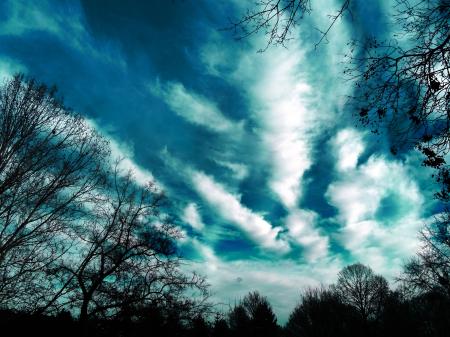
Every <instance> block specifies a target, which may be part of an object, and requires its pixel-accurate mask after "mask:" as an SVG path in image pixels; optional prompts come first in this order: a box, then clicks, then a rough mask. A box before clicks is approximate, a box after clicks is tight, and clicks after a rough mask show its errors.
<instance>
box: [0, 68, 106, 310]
mask: <svg viewBox="0 0 450 337" xmlns="http://www.w3.org/2000/svg"><path fill="white" fill-rule="evenodd" d="M107 154H108V147H107V143H106V141H105V140H104V139H103V138H102V137H101V136H100V135H99V134H98V133H97V132H95V131H94V130H93V129H92V128H91V127H90V126H89V125H88V124H87V123H86V122H85V121H84V120H83V119H82V118H81V117H80V116H79V115H77V114H74V113H73V112H71V111H69V110H68V109H66V108H65V107H64V106H63V103H62V102H61V101H60V100H58V99H57V98H56V95H55V90H54V89H49V88H47V87H46V86H45V85H42V84H38V83H37V82H36V81H34V80H32V79H30V80H28V79H25V78H24V76H22V75H16V76H15V77H14V78H12V79H11V80H7V81H6V82H5V83H4V84H3V85H2V86H1V87H0V307H13V308H16V309H18V308H22V309H24V310H34V309H36V307H39V306H40V305H44V304H45V303H46V301H47V299H48V296H52V295H51V294H50V290H51V288H48V287H47V285H48V282H45V280H46V279H47V275H46V269H47V268H48V265H49V264H51V263H52V262H54V261H55V260H56V259H58V258H59V256H61V255H62V254H63V253H64V247H63V246H61V245H60V242H59V241H58V240H57V237H58V235H60V233H61V231H62V230H63V229H64V228H66V227H67V226H68V224H69V223H70V222H71V221H72V220H73V219H74V218H76V217H77V216H78V214H79V213H80V212H81V211H82V208H83V207H82V205H83V203H84V202H86V201H88V200H90V197H91V192H92V191H93V190H95V189H96V188H97V187H98V186H99V185H100V184H101V183H102V181H103V175H102V174H101V171H102V162H103V158H104V157H105V156H106V155H107Z"/></svg>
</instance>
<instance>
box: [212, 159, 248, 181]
mask: <svg viewBox="0 0 450 337" xmlns="http://www.w3.org/2000/svg"><path fill="white" fill-rule="evenodd" d="M214 161H215V162H216V163H217V164H219V165H220V166H223V167H225V168H227V169H229V170H230V171H231V172H232V173H233V177H234V178H235V179H237V180H242V179H245V178H247V176H248V167H247V166H246V165H244V164H240V163H232V162H229V161H224V160H218V159H217V160H214Z"/></svg>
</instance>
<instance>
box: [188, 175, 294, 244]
mask: <svg viewBox="0 0 450 337" xmlns="http://www.w3.org/2000/svg"><path fill="white" fill-rule="evenodd" d="M191 179H192V182H193V187H194V189H195V190H196V191H197V192H198V194H199V195H200V196H201V197H202V198H203V199H204V200H205V201H206V202H207V203H209V204H210V205H211V206H212V207H213V208H214V209H215V211H216V212H217V213H218V214H219V215H220V216H221V217H222V218H223V219H225V220H227V221H229V222H230V223H233V224H234V225H236V226H238V227H239V228H240V229H241V230H243V231H244V232H246V233H247V235H248V236H249V237H250V238H251V239H253V240H254V241H255V242H257V243H259V244H260V245H261V246H262V247H264V248H267V249H271V250H274V251H278V252H280V253H286V252H287V251H288V250H289V245H288V243H287V242H286V241H284V240H281V239H280V238H278V234H279V232H280V230H281V228H279V227H272V225H271V224H270V223H269V222H267V221H266V220H265V219H264V218H263V217H262V216H261V215H259V214H255V213H253V212H252V211H251V210H250V209H248V208H247V207H245V206H244V205H242V204H241V202H240V200H239V199H240V198H239V197H238V196H235V195H233V194H231V193H229V192H228V191H226V189H225V188H224V187H223V186H222V185H220V184H219V183H217V182H215V181H214V180H213V179H212V178H211V177H210V176H207V175H206V174H204V173H201V172H193V174H192V176H191Z"/></svg>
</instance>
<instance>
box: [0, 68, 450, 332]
mask: <svg viewBox="0 0 450 337" xmlns="http://www.w3.org/2000/svg"><path fill="white" fill-rule="evenodd" d="M169 209H170V207H169V206H168V204H167V199H166V198H165V196H164V194H163V192H162V191H161V190H160V188H158V186H157V185H156V184H155V183H154V182H152V181H149V182H148V183H147V184H145V185H142V184H141V183H137V182H136V180H135V179H134V177H133V173H132V172H130V171H128V170H127V169H126V168H125V167H124V165H122V161H121V160H120V158H114V156H113V155H112V154H111V151H110V148H109V145H108V142H107V141H106V140H105V139H104V138H103V137H102V136H101V135H99V134H98V133H97V132H96V131H95V129H94V128H92V127H91V126H90V125H89V123H88V122H87V121H86V120H84V119H83V118H82V117H81V116H79V115H77V114H76V113H74V112H72V111H70V110H69V109H67V108H66V107H65V106H64V105H63V103H62V102H61V100H60V99H58V97H57V96H56V92H55V90H54V89H52V88H48V87H46V86H45V85H42V84H39V83H36V82H35V81H33V80H28V79H25V78H24V77H23V76H22V75H17V76H15V77H14V78H13V79H11V80H8V81H6V82H5V83H4V84H3V85H1V86H0V324H1V327H2V329H3V330H5V331H15V333H16V334H17V335H21V334H25V333H26V330H29V329H32V331H33V333H34V334H38V335H42V334H45V335H47V336H52V335H54V336H56V335H58V336H60V335H62V334H64V335H66V336H78V335H84V336H186V337H189V336H210V337H226V336H230V337H231V336H238V337H239V336H255V337H256V336H259V337H264V336H267V337H275V336H286V337H290V336H317V337H318V336H448V331H450V276H449V272H450V235H449V220H450V218H449V217H448V212H443V214H442V215H440V216H439V217H438V218H437V219H436V221H435V222H434V223H433V224H432V225H430V226H428V227H427V228H425V229H424V230H423V232H422V243H423V244H422V247H421V249H420V251H419V253H418V254H417V256H416V257H415V258H414V259H412V260H411V261H410V262H409V263H407V264H406V265H405V269H404V271H403V273H402V274H401V276H400V278H399V279H398V282H397V287H396V289H391V288H390V287H389V284H388V282H387V281H386V279H385V278H384V277H382V276H381V275H376V274H374V272H373V271H372V270H371V269H370V268H369V267H367V266H364V265H362V264H353V265H350V266H347V267H345V268H344V269H343V270H342V271H341V272H340V273H339V275H337V281H336V283H335V284H333V285H331V286H329V287H320V288H312V289H308V290H306V291H303V293H302V294H301V296H300V300H299V303H298V305H297V306H296V307H295V309H294V310H293V312H292V313H291V315H290V317H289V319H288V321H287V323H286V325H285V326H284V327H281V326H280V325H279V324H278V323H277V318H276V316H275V314H274V312H273V309H272V306H271V304H270V303H269V301H268V300H267V298H266V297H264V296H263V295H262V294H259V293H258V292H252V293H249V294H248V295H247V296H245V297H244V298H242V300H241V301H239V303H237V304H236V305H235V306H234V307H232V308H230V310H229V311H228V312H216V311H215V309H214V305H213V304H211V303H209V302H208V285H207V283H206V281H205V279H204V278H203V277H201V276H199V275H197V274H195V273H193V274H186V273H185V272H183V271H182V269H181V264H182V262H183V260H182V258H181V257H180V255H179V252H178V250H177V240H178V239H179V238H180V237H181V233H180V231H179V229H178V228H177V226H176V225H174V223H173V221H172V219H171V217H170V216H168V215H167V214H168V213H170V212H169ZM327 281H328V280H324V282H327ZM293 296H296V295H295V294H293Z"/></svg>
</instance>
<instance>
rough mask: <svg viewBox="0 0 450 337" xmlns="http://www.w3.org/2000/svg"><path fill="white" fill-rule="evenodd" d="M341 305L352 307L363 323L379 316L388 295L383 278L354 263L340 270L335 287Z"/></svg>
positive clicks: (387, 288)
mask: <svg viewBox="0 0 450 337" xmlns="http://www.w3.org/2000/svg"><path fill="white" fill-rule="evenodd" d="M335 290H336V292H337V293H338V294H339V295H340V297H341V300H342V301H343V303H345V304H348V305H350V306H352V307H354V308H355V309H356V310H357V312H358V314H359V315H360V317H361V319H362V320H363V321H364V322H368V321H369V320H376V319H378V317H379V316H380V314H381V312H382V308H383V302H384V300H385V298H386V296H387V295H388V293H389V286H388V283H387V281H386V279H385V278H384V277H382V276H381V275H375V274H374V272H373V271H372V269H370V268H369V267H367V266H365V265H363V264H361V263H355V264H352V265H350V266H347V267H345V268H344V269H342V270H341V271H340V272H339V274H338V280H337V283H336V285H335Z"/></svg>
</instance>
